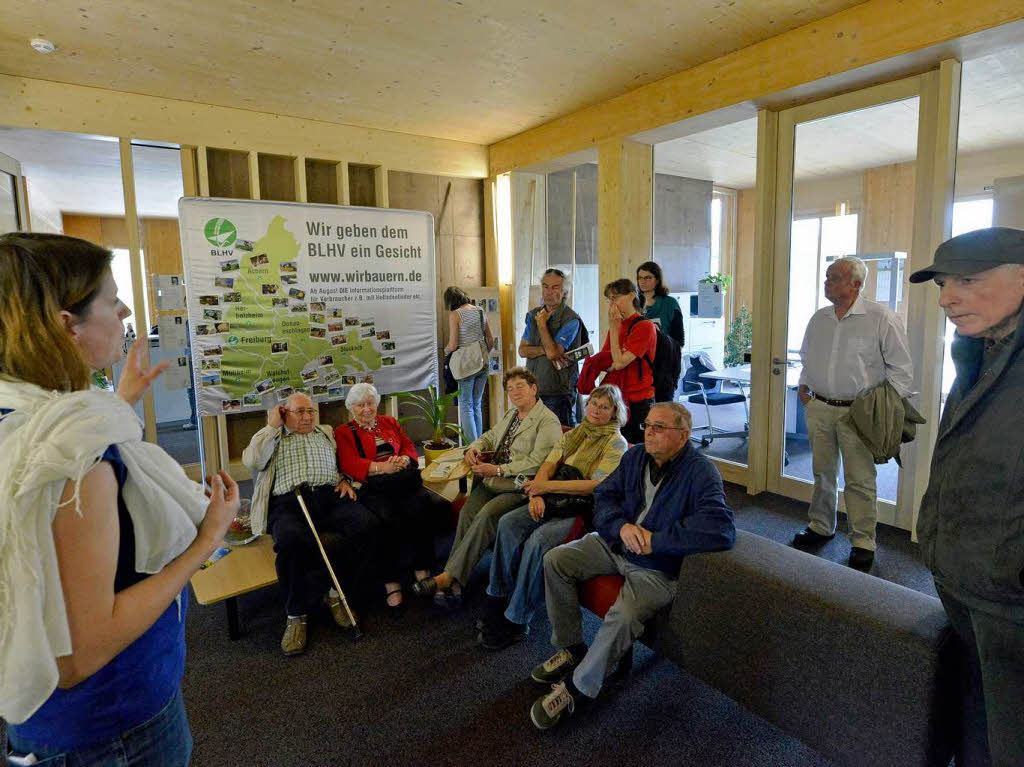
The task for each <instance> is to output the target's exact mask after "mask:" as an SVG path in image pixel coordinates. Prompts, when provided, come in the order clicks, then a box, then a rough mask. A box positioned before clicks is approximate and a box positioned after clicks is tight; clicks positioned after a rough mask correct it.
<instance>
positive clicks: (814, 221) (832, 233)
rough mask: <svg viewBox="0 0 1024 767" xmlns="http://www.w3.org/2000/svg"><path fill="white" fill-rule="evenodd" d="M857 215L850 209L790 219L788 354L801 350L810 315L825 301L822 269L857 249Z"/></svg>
mask: <svg viewBox="0 0 1024 767" xmlns="http://www.w3.org/2000/svg"><path fill="white" fill-rule="evenodd" d="M857 218H858V217H857V214H856V213H850V214H847V215H845V216H822V217H821V218H801V219H797V220H795V221H793V230H792V235H791V243H792V244H791V246H790V249H791V251H792V252H791V254H790V272H791V274H792V275H794V279H793V280H791V283H790V284H791V287H790V295H789V328H788V332H787V338H786V347H787V349H788V351H789V352H790V353H791V354H792V353H796V352H798V351H799V350H800V344H801V343H802V342H803V338H804V330H806V328H807V323H808V322H809V321H810V319H811V315H812V314H814V313H815V312H816V311H818V309H820V308H821V307H822V306H824V305H825V304H826V303H827V301H826V299H825V270H826V269H828V266H829V264H830V263H832V261H834V260H835V259H836V258H839V257H841V256H852V255H855V254H856V253H857ZM797 276H799V279H797ZM812 279H813V283H810V282H809V281H810V280H812Z"/></svg>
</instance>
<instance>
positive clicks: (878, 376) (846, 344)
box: [800, 296, 914, 400]
mask: <svg viewBox="0 0 1024 767" xmlns="http://www.w3.org/2000/svg"><path fill="white" fill-rule="evenodd" d="M800 359H801V361H802V362H803V365H804V367H803V371H801V373H800V384H801V385H803V386H807V387H808V388H809V389H810V390H811V391H813V392H814V393H815V394H819V395H821V396H822V397H826V398H828V399H850V400H852V399H856V398H857V395H859V394H861V393H863V392H864V391H865V390H867V389H870V388H872V387H875V386H877V385H879V384H880V383H882V382H884V381H886V380H888V381H889V383H891V384H892V385H893V388H895V389H896V391H898V392H899V393H900V395H901V396H903V397H906V396H908V395H909V394H910V392H911V387H912V386H913V380H914V366H913V362H912V361H911V359H910V348H909V345H908V344H907V333H906V331H905V330H904V329H903V322H902V321H901V320H900V318H899V316H897V315H896V314H895V313H894V312H892V311H890V310H889V308H888V307H887V306H883V305H882V304H878V303H875V302H874V301H868V300H867V299H866V298H864V297H863V296H857V300H856V301H854V302H853V306H851V307H850V310H849V311H848V312H847V313H846V314H845V315H843V318H842V319H841V320H840V319H837V318H836V308H835V307H834V306H831V305H830V306H826V307H825V308H823V309H819V310H818V311H816V312H815V313H814V314H813V315H812V316H811V320H810V322H808V323H807V330H806V331H805V332H804V342H803V344H801V345H800Z"/></svg>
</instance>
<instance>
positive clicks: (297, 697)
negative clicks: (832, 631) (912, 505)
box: [140, 487, 934, 767]
mask: <svg viewBox="0 0 1024 767" xmlns="http://www.w3.org/2000/svg"><path fill="white" fill-rule="evenodd" d="M728 495H729V499H730V502H731V503H732V504H733V506H734V508H735V510H736V520H737V525H738V526H739V527H740V528H742V529H745V530H750V531H752V532H756V533H758V534H761V535H764V536H766V537H769V538H773V539H775V540H778V541H783V542H785V541H788V540H789V539H790V538H791V537H792V535H793V533H795V532H796V531H798V530H800V529H802V527H803V526H804V521H805V520H804V517H803V512H804V509H803V504H798V503H795V502H793V501H790V500H788V499H785V498H779V497H775V496H771V495H767V494H764V495H761V496H758V497H757V498H751V497H749V496H747V495H746V494H745V493H744V492H743V491H742V489H740V488H737V487H728ZM840 529H841V530H842V529H843V526H842V524H841V526H840ZM438 543H439V552H438V553H439V554H441V553H443V550H444V547H445V546H446V545H447V544H448V543H450V539H449V540H448V541H443V540H439V542H438ZM848 553H849V544H848V543H847V542H846V541H845V540H844V539H843V537H842V536H841V535H840V536H837V537H836V539H835V540H833V541H831V542H830V543H829V544H828V545H826V546H825V547H823V549H822V550H821V552H820V555H821V556H824V557H826V558H829V559H833V560H835V561H839V562H844V561H845V558H846V556H847V555H848ZM485 565H486V562H485V563H482V564H481V567H479V568H478V569H477V572H476V574H475V577H474V579H473V580H472V581H471V583H470V584H469V587H468V589H467V604H466V606H465V607H464V608H463V610H461V611H459V612H456V613H444V612H440V611H438V610H437V609H436V608H435V607H434V606H433V604H432V603H429V602H425V601H419V600H415V598H414V597H412V596H411V595H408V596H407V597H406V602H407V610H406V611H405V613H404V614H400V615H396V614H390V613H386V612H385V608H383V607H380V608H379V609H376V610H375V611H373V612H371V613H370V614H369V615H367V616H365V617H364V621H363V628H364V630H365V635H364V637H363V638H362V639H361V640H359V641H353V640H352V639H351V638H350V635H349V634H347V633H344V632H342V631H341V630H340V629H337V628H336V627H335V626H334V625H333V623H331V621H330V618H329V617H328V616H327V615H326V614H323V615H316V616H313V617H312V618H311V621H310V639H309V649H308V651H307V652H306V654H305V655H302V656H298V657H295V658H285V657H283V656H282V655H281V652H280V649H279V647H278V642H279V640H280V636H281V632H282V630H283V627H284V615H283V611H282V600H281V595H280V593H279V590H278V589H277V588H276V587H272V588H268V589H265V590H263V591H261V592H256V593H253V594H248V595H245V596H243V597H241V598H240V600H239V601H240V612H241V617H242V624H243V636H242V637H241V638H240V639H239V640H237V641H230V640H229V639H228V637H227V627H226V621H225V616H224V609H223V607H221V606H209V607H201V606H199V605H197V604H196V603H195V601H194V600H192V602H191V604H190V609H189V615H188V621H187V625H186V633H187V639H188V647H189V657H188V663H187V666H186V672H185V679H184V684H183V689H184V696H185V703H186V707H187V709H188V713H189V719H190V721H191V725H192V731H193V735H194V738H195V751H194V758H193V763H194V764H196V765H297V764H303V765H348V764H351V765H406V764H409V765H419V764H423V765H472V764H481V765H492V764H494V765H498V764H501V765H528V764H562V763H565V764H587V765H617V766H618V765H634V764H635V765H644V767H656V766H657V765H691V764H692V765H708V766H709V767H714V766H721V767H742V766H745V765H750V767H754V766H755V765H757V766H758V767H763V766H764V765H773V766H776V765H777V766H780V767H811V766H812V765H827V764H829V762H828V761H827V760H825V759H824V758H823V757H822V756H820V755H819V754H817V753H816V752H814V751H812V750H810V749H809V748H808V747H806V746H804V745H803V744H802V743H801V742H800V741H798V740H797V739H795V738H793V737H791V736H789V735H787V734H786V733H784V732H782V731H780V730H779V729H778V728H776V727H774V726H772V725H770V724H768V723H767V722H765V721H763V720H761V719H760V718H758V717H756V716H754V715H752V714H750V713H749V712H748V711H746V710H745V709H744V708H742V707H741V706H739V705H737V704H736V703H734V702H732V701H731V700H730V699H728V698H726V697H725V696H723V695H721V694H720V693H718V692H717V691H715V690H713V689H711V688H709V687H708V686H706V685H704V684H703V683H701V682H699V681H697V680H695V679H694V678H693V677H691V676H690V675H688V674H686V673H685V672H683V671H681V670H679V669H678V668H677V667H676V666H674V665H673V664H672V663H671V662H669V661H667V660H666V659H664V658H662V657H659V656H657V655H655V654H654V653H652V652H651V651H650V650H648V649H647V648H645V647H643V646H638V649H637V652H636V656H635V660H634V667H633V672H632V674H631V675H629V676H628V677H626V678H624V679H622V680H621V681H618V682H616V683H614V684H612V685H610V686H609V687H607V688H606V689H605V691H604V692H603V693H602V696H601V698H599V699H598V701H597V703H596V704H594V706H592V707H591V708H589V709H588V710H587V711H586V712H585V713H584V714H582V715H580V716H579V717H575V718H574V719H573V720H572V721H570V722H568V723H567V726H560V727H559V728H557V729H556V730H554V731H552V732H547V733H541V732H538V731H537V730H535V729H534V727H533V726H532V724H531V723H530V720H529V715H528V710H529V706H530V704H531V703H532V701H533V700H534V699H535V698H536V697H537V696H538V695H540V694H542V693H543V692H544V689H543V688H542V687H540V686H539V685H536V684H535V683H533V682H532V681H530V680H529V672H530V669H531V667H532V666H533V665H534V664H536V663H538V662H540V661H542V660H544V659H545V658H546V657H548V655H550V653H551V652H552V648H551V646H550V644H549V642H548V634H549V626H548V622H547V618H546V616H544V615H539V616H537V617H536V618H535V619H534V623H533V631H532V633H531V634H530V636H528V637H527V639H526V640H525V641H524V642H522V643H521V644H518V645H514V646H513V647H511V648H509V649H506V650H504V651H501V652H497V653H489V652H486V651H484V650H482V649H480V648H479V647H477V645H476V642H475V637H474V630H473V621H474V619H475V617H476V616H477V614H478V612H479V610H480V609H481V607H482V602H483V596H482V589H483V586H484V578H485V569H484V568H485ZM873 572H874V574H875V575H877V576H879V577H883V578H886V579H888V580H892V581H895V582H897V583H901V584H902V585H905V586H908V587H910V588H913V589H917V590H920V591H924V592H926V593H930V594H934V590H933V588H932V585H931V579H930V578H929V576H928V573H927V571H926V570H925V568H924V566H923V565H922V564H921V562H920V559H919V557H918V555H917V551H916V545H914V544H912V543H911V542H910V541H909V535H908V534H907V533H906V532H904V531H900V530H895V529H891V528H887V527H884V526H883V527H881V528H880V530H879V553H878V559H877V563H876V565H875V568H874V571H873ZM381 601H382V602H383V600H381ZM598 625H599V624H598V622H597V619H595V618H594V617H593V616H588V617H587V618H586V620H585V631H586V633H587V635H588V637H589V636H592V635H593V633H594V632H596V630H597V627H598ZM837 652H841V649H840V650H837ZM837 658H838V656H837ZM140 683H142V680H140Z"/></svg>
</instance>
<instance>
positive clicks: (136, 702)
mask: <svg viewBox="0 0 1024 767" xmlns="http://www.w3.org/2000/svg"><path fill="white" fill-rule="evenodd" d="M9 412H10V411H9V410H3V409H0V416H2V415H6V414H7V413H9ZM102 460H104V461H107V462H109V463H110V465H111V467H112V468H113V469H114V475H115V476H116V477H117V516H118V521H119V522H120V527H121V535H120V548H119V550H118V554H117V573H116V575H115V577H114V591H122V590H124V589H126V588H128V587H129V586H131V585H132V584H134V583H138V582H139V581H141V580H143V579H144V578H146V577H147V576H146V575H145V574H141V573H137V572H135V530H134V527H133V525H132V521H131V517H130V516H129V514H128V509H127V507H126V506H125V503H124V499H123V498H122V495H121V490H122V488H123V487H124V483H125V480H126V479H127V477H128V469H127V468H126V467H125V465H124V462H123V461H122V460H121V454H120V453H119V452H118V450H117V447H116V446H114V445H111V446H110V447H109V448H107V451H106V452H105V453H104V454H103V458H102ZM180 601H181V618H180V620H179V616H178V604H177V602H172V603H171V604H170V606H169V607H168V608H167V609H166V610H164V612H163V614H162V615H161V616H160V617H159V618H158V619H157V621H156V623H154V624H153V625H152V626H150V627H149V629H148V630H147V631H146V632H145V633H144V634H143V635H142V636H140V637H139V638H138V639H136V640H135V641H134V642H132V643H131V644H130V645H128V647H126V648H125V649H124V650H122V651H121V652H120V653H118V654H117V655H116V656H115V657H114V658H113V659H112V660H111V661H110V662H109V663H107V665H105V666H104V667H103V668H101V669H100V670H99V671H97V672H96V673H95V674H93V675H92V676H90V677H89V678H88V679H86V680H85V681H84V682H81V683H80V684H77V685H75V686H74V687H72V688H70V689H67V690H62V689H60V688H58V689H56V690H54V691H53V694H52V695H51V696H50V697H49V698H47V700H46V702H45V703H43V705H42V706H40V707H39V709H38V710H37V711H36V712H35V713H34V714H33V715H32V716H30V717H29V718H28V719H27V720H26V721H25V722H22V723H21V724H12V725H8V728H7V733H8V736H9V738H10V740H11V744H12V745H13V746H14V747H15V748H17V749H18V750H19V751H26V752H27V751H33V750H40V751H42V750H46V751H49V750H59V751H71V750H74V749H78V748H86V747H88V746H93V745H98V744H100V743H104V742H107V741H110V740H113V739H115V738H117V737H119V736H121V735H123V734H124V733H125V732H127V731H128V730H130V729H132V728H133V727H137V726H138V725H140V724H142V723H144V722H146V721H148V720H149V719H152V718H153V717H154V716H156V714H158V713H159V712H160V710H161V709H162V708H163V707H164V706H165V705H167V702H168V701H169V700H170V699H171V697H172V696H173V695H175V694H176V693H177V692H178V688H179V686H180V685H181V677H182V674H183V673H184V671H185V609H186V606H187V604H188V594H187V589H186V590H185V591H182V593H181V600H180Z"/></svg>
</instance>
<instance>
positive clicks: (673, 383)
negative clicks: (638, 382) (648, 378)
mask: <svg viewBox="0 0 1024 767" xmlns="http://www.w3.org/2000/svg"><path fill="white" fill-rule="evenodd" d="M642 319H643V317H640V319H638V320H634V321H633V325H635V324H636V323H637V322H639V321H640V320H642ZM633 325H630V326H629V329H630V330H632V329H633ZM627 332H628V331H627ZM654 332H655V334H656V337H657V345H656V346H655V347H654V359H651V358H650V357H649V356H647V355H646V354H645V355H644V356H643V357H640V359H638V360H637V361H636V365H637V368H636V375H637V378H643V375H644V370H643V367H641V366H642V365H643V363H644V362H646V363H647V364H648V366H650V368H651V374H652V375H653V376H654V401H655V402H671V401H672V400H674V399H675V396H676V387H677V386H678V385H679V376H680V374H681V373H682V372H683V358H682V355H681V354H680V349H679V344H677V343H676V339H674V338H673V337H672V336H670V335H668V334H667V333H663V332H662V331H661V328H659V327H658V325H657V323H655V325H654ZM654 360H658V364H657V365H655V364H654Z"/></svg>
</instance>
